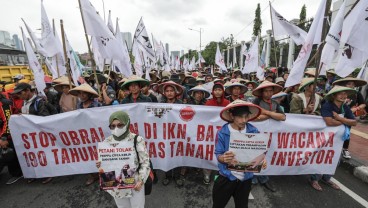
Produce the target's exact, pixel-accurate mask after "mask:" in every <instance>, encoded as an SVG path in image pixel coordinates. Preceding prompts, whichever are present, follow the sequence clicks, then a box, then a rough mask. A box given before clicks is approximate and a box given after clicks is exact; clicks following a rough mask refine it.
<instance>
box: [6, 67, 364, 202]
mask: <svg viewBox="0 0 368 208" xmlns="http://www.w3.org/2000/svg"><path fill="white" fill-rule="evenodd" d="M315 74H316V73H315V69H308V70H306V71H305V76H304V78H303V80H302V81H301V83H300V84H297V85H294V86H291V87H286V88H285V87H284V85H285V82H286V80H287V79H288V69H287V68H284V67H280V68H270V69H268V70H267V72H266V73H265V79H264V80H258V79H257V78H256V74H253V73H251V74H246V75H244V74H242V73H241V71H240V70H239V69H233V70H229V71H227V72H221V71H219V70H218V69H215V70H213V69H211V68H203V69H197V70H194V71H192V72H186V73H185V72H167V71H156V70H151V71H150V73H149V76H150V79H149V80H148V79H145V78H144V75H143V76H142V77H139V76H136V75H133V76H131V77H124V76H122V75H121V74H118V73H115V72H113V71H105V72H100V73H97V74H94V73H88V72H84V73H83V74H82V77H81V78H80V79H79V80H80V83H78V84H79V86H75V85H74V84H73V83H72V82H71V81H70V78H68V77H60V78H58V79H54V80H52V79H51V78H50V77H48V76H45V82H46V89H45V90H44V95H45V96H43V95H41V94H40V93H39V92H37V88H36V86H35V83H34V82H33V81H30V80H27V79H25V78H24V76H22V75H17V76H16V77H14V83H11V84H8V85H3V89H2V93H1V94H0V98H1V100H0V103H1V108H2V110H3V111H4V110H5V109H10V110H9V111H10V112H11V114H32V115H37V116H49V115H53V114H57V113H64V112H69V111H73V110H77V109H85V108H96V107H101V106H109V105H122V104H128V103H137V102H155V103H157V102H158V103H173V104H190V105H206V106H219V107H226V106H228V107H229V106H231V104H232V103H234V102H244V103H243V104H244V106H245V107H246V109H247V110H244V109H243V110H239V109H237V110H236V109H235V110H233V111H232V114H233V117H234V118H236V116H241V115H243V114H249V113H250V110H251V109H252V108H253V107H254V106H256V107H257V108H258V109H259V111H260V115H259V116H257V117H254V118H252V119H248V120H247V122H248V121H250V120H253V121H254V122H258V121H264V120H267V119H274V120H278V121H284V120H285V119H286V115H285V113H293V114H309V115H319V116H322V117H323V119H324V120H325V122H326V125H327V126H338V125H342V124H345V125H347V126H348V127H349V128H350V127H351V126H354V125H356V119H359V120H361V121H362V122H364V121H367V120H368V117H367V114H366V112H367V111H368V109H367V101H368V100H367V98H364V97H363V94H364V95H367V94H368V93H367V92H364V91H363V90H362V87H363V86H365V85H366V84H367V82H366V81H364V80H361V79H357V78H354V77H346V78H339V77H338V76H337V75H336V73H334V71H333V70H329V71H327V73H326V75H320V76H318V77H317V78H315V77H314V76H315ZM316 81H317V82H316ZM366 89H368V88H366ZM249 103H252V105H250V104H249ZM253 105H254V106H253ZM339 114H343V115H344V116H343V117H341V116H339ZM227 121H228V120H227ZM0 124H1V125H2V126H4V125H7V121H6V120H2V121H1V123H0ZM247 125H248V124H247ZM249 125H250V124H249ZM227 128H230V130H229V129H227V131H231V128H232V127H227ZM252 128H253V127H251V126H249V127H247V128H246V130H247V132H248V131H250V132H258V130H257V129H255V128H254V129H253V130H252ZM2 129H6V128H3V127H2ZM220 132H221V131H220ZM0 147H1V148H2V149H7V148H9V149H13V150H14V145H13V142H12V137H11V135H10V133H9V131H6V130H5V131H3V132H2V135H1V140H0ZM218 148H220V147H219V146H218V145H217V146H216V155H217V159H218V162H219V169H220V172H219V174H220V176H221V177H223V178H222V180H225V181H226V180H229V181H235V180H240V181H241V182H243V181H247V184H246V185H244V187H243V188H242V190H243V191H244V193H245V194H247V193H248V194H249V190H250V189H248V188H249V187H250V184H253V185H254V184H257V183H259V184H261V185H263V186H264V187H265V188H267V189H268V190H270V191H273V192H275V191H276V190H277V188H276V187H274V185H272V183H270V178H269V177H268V176H258V177H256V176H253V175H251V174H246V176H244V178H243V176H242V177H238V176H236V177H235V176H234V175H233V174H231V173H229V172H228V171H226V163H227V162H226V161H227V160H228V158H231V154H230V155H228V154H226V155H224V154H225V153H226V147H221V148H220V149H221V151H220V149H218ZM227 148H228V147H227ZM14 151H15V150H14ZM14 155H15V154H14ZM342 157H344V158H346V159H349V158H351V155H350V153H349V139H348V138H347V139H346V140H345V142H344V146H343V149H342ZM5 166H7V167H8V172H9V174H10V175H11V176H12V177H11V178H10V179H9V180H8V181H7V183H6V184H13V183H15V182H16V181H18V180H19V179H21V178H22V177H23V176H22V171H21V168H20V165H19V162H18V158H17V157H16V156H13V157H10V158H7V159H3V160H1V161H0V172H1V170H2V169H3V167H5ZM188 171H190V168H189V167H179V168H175V169H173V170H170V171H167V172H166V173H165V174H164V175H165V177H164V178H162V180H161V182H162V184H163V185H165V186H166V185H169V184H170V182H171V181H172V180H174V181H175V183H176V184H177V185H178V186H183V185H184V184H185V179H186V175H187V172H188ZM194 171H196V173H197V174H203V183H204V184H206V185H208V184H210V182H211V177H210V176H211V170H207V169H203V170H200V169H195V170H194ZM330 178H331V176H330V175H323V176H321V175H311V176H310V184H311V186H312V187H313V188H314V189H316V190H318V191H322V187H321V186H320V185H319V182H320V181H322V182H324V183H326V184H328V185H330V186H331V187H332V188H334V189H339V187H338V185H336V184H334V183H333V182H332V181H331V180H330ZM155 179H156V180H157V177H156V178H155ZM27 180H28V183H32V182H33V181H35V179H27ZM96 180H98V174H89V175H88V176H87V177H86V185H91V184H93V183H94V182H95V181H96ZM50 181H52V178H44V179H42V183H45V184H46V183H49V182H50ZM155 182H157V181H155ZM216 183H217V182H216ZM216 183H215V186H216V190H215V188H214V195H219V194H220V193H217V192H216V191H218V190H217V188H218V184H216ZM224 186H225V185H224ZM232 186H233V184H231V183H227V184H226V187H227V188H229V189H231V190H232V188H231V187H232ZM223 188H224V187H223ZM231 190H230V192H229V193H231ZM234 190H235V189H234ZM220 195H221V194H220ZM231 196H234V198H236V197H238V196H237V195H236V194H234V195H232V194H230V195H228V196H226V197H225V196H221V197H219V198H218V200H217V202H216V203H218V204H220V205H219V207H221V204H224V203H225V202H226V203H227V201H228V198H229V197H231ZM237 199H238V198H237ZM117 203H118V202H117ZM226 203H225V204H226ZM239 203H247V202H244V201H241V200H240V201H239ZM214 207H215V206H214Z"/></svg>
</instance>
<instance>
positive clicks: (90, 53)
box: [78, 0, 101, 97]
mask: <svg viewBox="0 0 368 208" xmlns="http://www.w3.org/2000/svg"><path fill="white" fill-rule="evenodd" d="M78 3H79V10H80V13H81V16H82V22H83V28H84V35H85V37H86V41H87V46H88V55H89V57H90V58H91V63H92V70H93V75H94V76H95V80H96V84H97V86H99V85H100V84H99V83H98V79H97V72H96V62H95V60H94V59H93V56H92V50H91V46H90V43H89V40H88V35H87V29H86V24H85V23H84V17H83V11H82V5H81V0H78ZM97 90H98V96H99V97H101V90H100V88H99V87H98V88H97Z"/></svg>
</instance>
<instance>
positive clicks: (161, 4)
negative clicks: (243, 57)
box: [0, 0, 336, 53]
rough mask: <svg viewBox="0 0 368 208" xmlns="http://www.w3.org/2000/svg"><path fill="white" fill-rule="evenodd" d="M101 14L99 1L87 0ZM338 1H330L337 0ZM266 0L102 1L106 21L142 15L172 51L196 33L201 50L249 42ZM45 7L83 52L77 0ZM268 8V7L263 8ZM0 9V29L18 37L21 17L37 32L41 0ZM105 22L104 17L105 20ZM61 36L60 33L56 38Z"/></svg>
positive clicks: (192, 41) (289, 3) (188, 45)
mask: <svg viewBox="0 0 368 208" xmlns="http://www.w3.org/2000/svg"><path fill="white" fill-rule="evenodd" d="M90 1H91V3H92V4H93V5H94V7H95V8H96V10H98V11H99V12H100V15H101V16H102V17H103V0H90ZM335 1H336V0H333V2H335ZM268 2H269V1H268V0H247V1H245V0H227V1H224V0H104V4H105V13H106V19H107V17H108V11H109V10H111V12H112V19H113V23H114V25H115V21H116V18H117V17H118V18H119V19H120V21H119V23H120V30H121V31H122V32H131V33H132V35H134V31H135V28H136V26H137V24H138V21H139V19H140V17H141V16H143V20H144V23H145V25H146V28H147V31H148V33H149V34H151V33H152V34H153V35H154V36H155V38H156V39H157V40H159V41H160V40H161V41H162V42H163V43H169V45H170V51H174V50H185V51H187V50H188V49H199V32H195V31H191V30H189V29H188V28H193V29H196V30H199V28H203V32H202V49H203V48H204V46H205V45H206V44H207V43H209V42H210V41H220V40H221V38H222V37H228V36H230V34H234V36H235V39H236V40H237V41H238V42H240V41H242V40H245V41H248V40H250V38H251V36H252V31H253V24H252V21H253V19H254V16H255V9H256V7H257V3H260V4H261V10H262V11H263V12H262V14H261V17H262V22H263V25H262V35H264V34H266V30H268V29H271V23H270V21H271V20H270V11H269V8H268V4H269V3H268ZM271 2H273V6H274V8H275V9H276V10H277V11H278V12H279V13H280V14H281V15H283V16H284V17H285V18H286V19H288V20H290V19H294V18H299V14H300V10H301V7H302V6H303V4H306V6H307V17H308V18H310V17H312V16H314V15H315V13H316V10H317V7H318V5H319V2H320V0H273V1H272V0H271ZM44 6H45V9H46V12H47V15H48V17H49V19H50V22H51V20H52V18H54V19H55V23H56V25H57V31H58V33H60V29H59V28H60V27H59V25H60V19H63V21H64V27H65V31H66V34H67V35H68V39H69V41H70V43H71V45H72V47H73V48H74V50H76V51H78V52H80V53H83V52H86V51H87V45H86V40H85V37H84V31H83V25H82V20H81V15H80V11H79V8H78V0H44ZM266 7H267V9H266ZM1 8H2V9H1V12H0V20H1V24H0V30H5V31H8V32H10V33H11V35H13V34H18V35H19V37H21V33H20V29H19V27H20V26H23V27H24V25H23V23H22V21H21V18H24V19H25V21H26V22H27V24H28V25H29V26H30V27H31V28H32V29H33V30H34V31H35V32H36V34H37V33H38V34H37V35H40V33H41V31H40V30H36V29H38V28H40V27H41V1H40V0H7V1H5V0H3V1H2V3H1ZM106 21H107V20H106ZM59 37H60V36H59Z"/></svg>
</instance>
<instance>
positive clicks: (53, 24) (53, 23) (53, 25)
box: [52, 19, 66, 77]
mask: <svg viewBox="0 0 368 208" xmlns="http://www.w3.org/2000/svg"><path fill="white" fill-rule="evenodd" d="M52 29H53V31H54V36H55V35H56V32H55V19H52ZM55 58H56V71H57V75H58V77H60V70H59V63H58V62H59V60H58V57H57V55H55ZM65 58H66V57H65Z"/></svg>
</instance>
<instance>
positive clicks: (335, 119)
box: [311, 86, 357, 191]
mask: <svg viewBox="0 0 368 208" xmlns="http://www.w3.org/2000/svg"><path fill="white" fill-rule="evenodd" d="M354 93H356V91H355V90H354V89H351V88H348V87H341V86H335V87H334V88H332V89H331V90H330V91H329V92H328V93H327V94H326V96H325V99H326V102H325V103H323V105H322V107H321V115H322V117H323V120H324V121H325V123H326V125H327V126H340V125H343V124H344V125H345V126H347V127H348V128H351V126H356V125H357V121H356V120H355V117H354V115H353V112H352V111H351V110H350V108H349V106H348V105H346V104H345V101H346V99H347V97H348V95H350V94H354ZM347 130H348V129H345V131H347ZM331 177H332V175H318V174H314V175H311V186H312V187H313V188H314V189H316V190H317V191H322V187H321V186H320V185H319V183H318V181H322V182H323V183H325V184H327V185H329V186H331V187H332V188H334V189H336V190H340V187H339V186H338V185H337V184H335V183H334V182H332V181H331Z"/></svg>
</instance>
